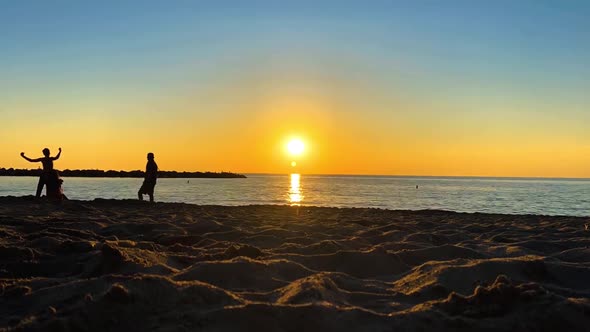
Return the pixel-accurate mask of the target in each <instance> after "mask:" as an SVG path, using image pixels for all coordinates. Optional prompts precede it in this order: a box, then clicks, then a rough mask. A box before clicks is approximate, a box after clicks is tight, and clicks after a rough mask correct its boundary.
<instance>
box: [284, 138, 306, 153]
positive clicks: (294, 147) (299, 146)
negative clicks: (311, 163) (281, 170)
mask: <svg viewBox="0 0 590 332" xmlns="http://www.w3.org/2000/svg"><path fill="white" fill-rule="evenodd" d="M303 150H305V144H303V141H302V140H300V139H298V138H294V139H292V140H290V141H289V143H287V151H289V154H290V155H292V156H299V155H300V154H302V153H303Z"/></svg>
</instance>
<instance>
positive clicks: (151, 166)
mask: <svg viewBox="0 0 590 332" xmlns="http://www.w3.org/2000/svg"><path fill="white" fill-rule="evenodd" d="M147 159H148V162H147V164H146V165H145V179H144V180H143V184H142V185H141V188H139V191H138V192H137V197H139V200H140V201H143V195H149V196H150V202H153V201H154V187H155V186H156V180H157V179H158V165H157V164H156V162H155V161H154V154H153V153H151V152H150V153H148V154H147Z"/></svg>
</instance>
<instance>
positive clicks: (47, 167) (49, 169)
mask: <svg viewBox="0 0 590 332" xmlns="http://www.w3.org/2000/svg"><path fill="white" fill-rule="evenodd" d="M50 154H51V152H50V151H49V149H48V148H45V149H43V156H44V157H41V158H36V159H31V158H28V157H27V156H25V153H24V152H21V153H20V155H21V157H23V158H25V159H26V160H27V161H30V162H32V163H39V162H40V163H41V164H43V173H41V176H39V184H37V193H36V194H35V196H36V197H41V192H42V191H43V186H45V185H46V184H47V182H48V180H49V177H50V176H51V175H52V173H53V172H54V170H53V161H54V160H58V159H59V156H60V155H61V148H59V152H58V153H57V155H56V156H55V157H50Z"/></svg>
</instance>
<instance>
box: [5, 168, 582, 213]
mask: <svg viewBox="0 0 590 332" xmlns="http://www.w3.org/2000/svg"><path fill="white" fill-rule="evenodd" d="M141 182H142V179H118V178H64V192H65V194H66V195H67V196H68V197H69V198H70V199H81V200H92V199H94V198H98V197H100V198H117V199H135V198H137V190H138V189H139V187H140V185H141ZM36 185H37V178H33V177H0V196H8V195H13V196H22V195H34V193H35V188H36ZM416 186H418V188H416ZM155 196H156V201H159V202H185V203H195V204H215V205H249V204H299V205H316V206H337V207H375V208H387V209H410V210H419V209H443V210H451V211H460V212H492V213H511V214H523V213H531V214H547V215H572V216H588V215H590V180H588V179H580V180H564V179H499V178H434V177H370V176H313V175H298V174H291V175H248V178H247V179H159V180H158V185H157V186H156V194H155ZM146 198H147V196H146Z"/></svg>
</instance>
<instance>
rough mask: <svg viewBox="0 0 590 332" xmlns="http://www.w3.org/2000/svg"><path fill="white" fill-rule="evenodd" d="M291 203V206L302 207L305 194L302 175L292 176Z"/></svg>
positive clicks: (294, 174)
mask: <svg viewBox="0 0 590 332" xmlns="http://www.w3.org/2000/svg"><path fill="white" fill-rule="evenodd" d="M288 194H289V203H291V205H301V201H303V194H302V193H301V175H300V174H296V173H293V174H291V186H290V187H289V192H288Z"/></svg>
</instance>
